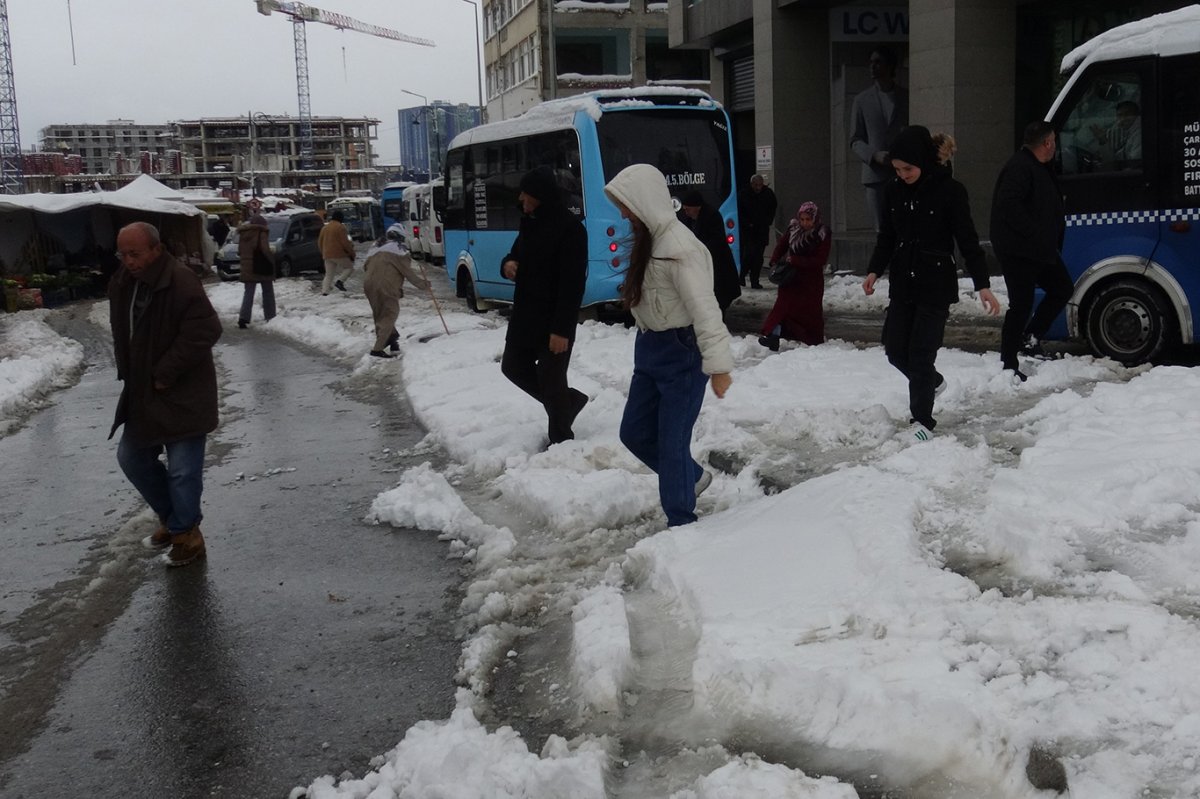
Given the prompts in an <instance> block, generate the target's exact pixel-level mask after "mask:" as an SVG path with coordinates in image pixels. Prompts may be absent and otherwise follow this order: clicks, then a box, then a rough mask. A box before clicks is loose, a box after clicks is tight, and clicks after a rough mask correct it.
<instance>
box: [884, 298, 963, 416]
mask: <svg viewBox="0 0 1200 799" xmlns="http://www.w3.org/2000/svg"><path fill="white" fill-rule="evenodd" d="M949 317H950V307H949V306H948V305H941V304H937V305H926V304H922V303H915V302H901V301H896V300H893V301H892V302H891V304H890V305H888V309H887V317H886V318H885V319H884V322H883V350H884V352H886V353H887V359H888V362H889V363H891V365H892V366H894V367H896V368H897V369H899V370H900V371H901V372H902V373H903V374H904V376H905V377H907V378H908V411H909V415H910V417H911V418H910V421H913V422H920V423H921V424H923V425H925V427H926V428H928V429H929V430H932V429H933V428H934V427H935V426H937V422H936V421H935V420H934V418H933V397H934V392H935V391H937V387H938V386H939V385H941V383H942V381H943V380H944V379H945V378H943V377H942V376H941V374H939V373H938V370H937V368H936V367H935V366H934V362H935V361H936V360H937V354H938V350H939V349H940V348H941V346H942V339H943V337H944V336H945V334H946V320H947V319H948V318H949Z"/></svg>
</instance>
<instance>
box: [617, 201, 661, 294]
mask: <svg viewBox="0 0 1200 799" xmlns="http://www.w3.org/2000/svg"><path fill="white" fill-rule="evenodd" d="M629 227H630V228H632V229H633V241H632V242H631V243H630V245H629V255H628V258H629V266H627V267H626V268H625V282H624V283H622V284H621V300H622V304H623V305H624V306H625V310H627V311H628V310H629V309H630V308H632V307H634V306H635V305H637V304H638V303H639V302H641V301H642V282H643V281H644V280H645V279H646V267H647V266H649V265H650V251H651V249H652V248H653V245H654V240H653V239H652V238H651V236H650V229H649V228H647V227H646V225H645V223H644V222H642V220H640V219H638V218H637V217H636V216H634V215H633V214H630V215H629Z"/></svg>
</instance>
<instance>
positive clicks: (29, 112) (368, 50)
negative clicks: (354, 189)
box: [8, 0, 482, 161]
mask: <svg viewBox="0 0 1200 799" xmlns="http://www.w3.org/2000/svg"><path fill="white" fill-rule="evenodd" d="M307 4H308V5H312V6H316V7H317V8H320V9H323V10H325V11H333V12H337V13H340V14H345V15H346V16H349V17H352V18H354V19H357V20H359V21H360V22H365V23H368V24H371V25H378V26H381V27H385V28H391V29H393V30H397V31H400V32H401V33H405V34H408V35H410V36H417V37H421V38H424V39H432V40H433V41H434V42H435V44H436V45H437V46H436V47H432V48H431V47H424V46H420V45H415V44H409V43H406V42H397V41H393V40H391V39H383V38H378V37H375V36H370V35H367V34H363V33H357V32H354V31H340V30H338V29H336V28H333V27H330V26H328V25H324V24H320V23H309V24H308V25H307V26H306V28H307V36H308V71H309V81H310V95H311V97H312V113H313V115H314V116H363V115H366V116H371V117H375V118H377V119H379V120H380V125H379V142H378V148H379V149H378V152H379V155H380V158H381V159H383V160H385V161H387V160H390V161H394V160H396V159H397V157H398V154H399V149H400V148H399V141H398V135H397V132H396V127H397V123H396V111H397V109H399V108H407V107H410V106H417V105H421V100H419V99H418V98H416V97H412V96H410V95H407V94H404V93H402V92H401V91H400V90H401V89H408V90H410V91H413V92H418V93H420V94H423V95H426V96H427V97H428V98H429V100H430V101H433V100H445V101H447V102H451V103H471V104H475V103H476V102H478V92H479V89H478V81H477V80H476V77H475V76H476V74H477V73H476V65H477V61H476V57H475V18H474V14H475V7H474V6H472V5H470V4H469V3H466V2H463V1H462V0H314V2H310V3H307ZM481 4H482V3H480V5H481ZM70 10H71V17H72V19H73V20H74V31H75V59H76V61H77V62H78V63H77V65H75V66H73V65H72V63H71V26H70V25H68V17H67V0H8V17H9V19H8V21H9V33H10V35H11V37H12V50H13V73H14V75H13V77H14V81H15V84H16V90H17V113H18V116H19V119H20V123H21V146H22V148H23V149H26V150H28V149H31V148H32V147H34V146H35V145H37V143H38V133H39V131H41V129H42V128H43V127H45V126H47V125H54V124H60V123H92V122H104V121H107V120H109V119H117V118H120V119H132V120H133V121H135V122H139V123H162V122H167V121H171V120H176V119H196V118H199V117H205V116H234V115H244V114H246V113H248V112H251V111H253V112H260V111H261V112H264V113H268V114H292V115H293V116H294V115H296V114H297V113H298V109H299V106H298V103H297V99H296V68H295V64H296V61H295V49H294V47H293V41H292V23H291V17H288V16H286V15H281V14H278V13H273V14H271V15H270V16H269V17H267V16H263V15H262V14H259V13H258V10H257V7H256V5H255V0H71V3H70ZM343 54H344V61H343ZM343 64H344V65H343Z"/></svg>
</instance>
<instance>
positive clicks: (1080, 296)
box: [1047, 6, 1200, 364]
mask: <svg viewBox="0 0 1200 799" xmlns="http://www.w3.org/2000/svg"><path fill="white" fill-rule="evenodd" d="M1062 69H1063V71H1064V72H1068V71H1070V72H1071V73H1072V74H1071V75H1070V77H1069V78H1068V80H1067V83H1066V85H1065V86H1064V87H1063V89H1062V91H1061V92H1060V93H1059V95H1058V98H1057V99H1056V100H1055V101H1054V104H1053V105H1052V106H1051V108H1050V113H1049V115H1048V117H1047V119H1048V121H1049V122H1050V123H1051V124H1052V125H1053V126H1054V129H1055V130H1056V131H1058V133H1059V147H1058V153H1057V154H1056V155H1055V166H1056V167H1057V171H1058V173H1059V187H1060V189H1061V190H1062V192H1063V198H1064V201H1065V205H1066V211H1067V220H1066V221H1067V229H1066V237H1065V240H1064V243H1063V260H1064V261H1065V262H1066V264H1067V269H1068V271H1069V272H1070V274H1071V278H1072V279H1073V280H1074V281H1075V293H1074V295H1073V296H1072V298H1071V302H1070V303H1069V304H1068V306H1067V311H1066V313H1065V314H1064V316H1065V319H1060V320H1059V321H1058V322H1057V323H1056V328H1053V329H1052V330H1051V335H1055V334H1057V335H1058V336H1060V337H1071V338H1076V339H1083V340H1086V341H1087V342H1088V343H1089V344H1090V345H1091V347H1092V349H1093V350H1094V351H1095V352H1096V353H1097V354H1098V355H1102V356H1106V357H1109V358H1112V359H1114V360H1117V361H1120V362H1122V363H1126V364H1137V363H1143V362H1145V361H1148V360H1150V359H1151V358H1153V357H1155V356H1156V355H1158V354H1159V353H1160V352H1162V350H1163V349H1164V347H1167V346H1169V345H1171V344H1174V343H1182V344H1191V343H1194V342H1195V328H1196V318H1195V315H1194V314H1195V308H1196V307H1197V306H1198V305H1200V6H1189V7H1187V8H1183V9H1180V10H1178V11H1171V12H1168V13H1165V14H1159V15H1157V16H1153V17H1148V18H1146V19H1143V20H1138V21H1136V22H1131V23H1128V24H1125V25H1121V26H1118V27H1116V28H1113V29H1112V30H1109V31H1106V32H1105V33H1102V34H1100V35H1099V36H1097V37H1095V38H1094V39H1091V40H1089V41H1087V42H1085V43H1084V44H1082V45H1080V46H1079V47H1077V48H1076V49H1074V50H1072V51H1071V52H1070V53H1068V54H1067V56H1066V57H1065V58H1064V59H1063V63H1062Z"/></svg>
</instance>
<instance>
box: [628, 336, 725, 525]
mask: <svg viewBox="0 0 1200 799" xmlns="http://www.w3.org/2000/svg"><path fill="white" fill-rule="evenodd" d="M707 384H708V377H707V375H705V374H704V372H702V371H700V349H699V348H698V347H697V346H696V334H695V332H694V331H693V330H692V328H690V327H677V328H673V329H671V330H663V331H643V332H640V333H638V335H637V340H636V341H635V342H634V345H633V380H632V381H631V382H630V384H629V399H627V400H626V401H625V413H624V415H623V416H622V417H621V443H622V444H624V445H625V446H626V447H628V448H629V451H630V452H632V453H633V454H634V455H635V456H637V459H638V460H640V461H641V462H642V463H644V464H646V465H647V466H648V467H650V469H652V470H653V471H654V472H655V473H656V474H657V475H658V498H659V501H660V502H661V503H662V509H663V511H664V512H665V513H666V514H667V524H668V525H670V526H672V527H674V526H676V525H680V524H690V523H691V522H694V521H696V481H697V480H699V479H700V475H702V474H703V473H704V470H703V469H702V468H701V466H700V464H698V463H696V459H695V458H693V457H692V428H693V427H694V426H695V425H696V417H698V416H699V415H700V406H701V405H702V404H703V403H704V387H705V386H706V385H707Z"/></svg>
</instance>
